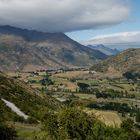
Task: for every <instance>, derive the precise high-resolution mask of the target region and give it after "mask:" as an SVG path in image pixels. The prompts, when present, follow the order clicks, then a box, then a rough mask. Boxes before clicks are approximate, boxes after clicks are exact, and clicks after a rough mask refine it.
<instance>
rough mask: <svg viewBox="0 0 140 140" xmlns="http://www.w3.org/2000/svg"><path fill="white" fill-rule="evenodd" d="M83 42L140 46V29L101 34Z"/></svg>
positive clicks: (110, 45) (126, 46)
mask: <svg viewBox="0 0 140 140" xmlns="http://www.w3.org/2000/svg"><path fill="white" fill-rule="evenodd" d="M82 44H84V45H97V44H104V45H106V46H108V47H113V48H119V49H126V48H140V31H137V32H122V33H114V34H107V35H99V36H95V37H93V38H92V39H89V40H86V41H83V42H82Z"/></svg>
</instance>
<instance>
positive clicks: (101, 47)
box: [87, 44, 120, 56]
mask: <svg viewBox="0 0 140 140" xmlns="http://www.w3.org/2000/svg"><path fill="white" fill-rule="evenodd" d="M87 47H89V48H91V49H94V50H98V51H100V52H102V53H104V54H106V55H108V56H111V55H116V54H118V53H120V51H119V50H117V49H111V48H109V47H106V46H104V45H102V44H100V45H96V46H93V45H88V46H87Z"/></svg>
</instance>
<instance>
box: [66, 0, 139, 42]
mask: <svg viewBox="0 0 140 140" xmlns="http://www.w3.org/2000/svg"><path fill="white" fill-rule="evenodd" d="M129 3H130V6H131V11H130V13H129V16H128V18H127V19H126V20H124V21H123V22H121V23H120V24H117V25H114V26H110V27H108V28H104V29H96V30H84V31H78V32H71V33H67V35H68V36H69V37H71V38H72V39H75V40H76V41H84V40H89V39H92V38H94V37H95V38H96V37H97V36H100V35H101V36H102V35H108V34H109V35H111V34H113V35H114V34H116V33H124V32H130V33H131V32H140V0H130V1H129Z"/></svg>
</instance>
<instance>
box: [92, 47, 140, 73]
mask: <svg viewBox="0 0 140 140" xmlns="http://www.w3.org/2000/svg"><path fill="white" fill-rule="evenodd" d="M91 69H92V70H96V71H100V72H109V71H119V72H121V73H123V72H127V71H132V72H140V49H128V50H125V51H123V52H121V53H120V54H118V55H117V56H114V57H110V58H108V59H107V60H105V61H101V62H100V63H97V64H96V65H94V66H93V67H92V68H91Z"/></svg>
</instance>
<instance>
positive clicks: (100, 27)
mask: <svg viewBox="0 0 140 140" xmlns="http://www.w3.org/2000/svg"><path fill="white" fill-rule="evenodd" d="M139 7H140V0H0V25H11V26H15V27H20V28H25V29H30V30H38V31H43V32H53V33H54V32H63V33H65V34H67V35H68V36H69V37H70V38H72V39H74V40H76V41H79V42H80V43H82V42H83V43H84V44H86V43H89V42H90V43H93V44H95V43H94V42H95V41H96V43H97V44H98V42H99V43H106V44H107V41H108V40H111V39H112V40H113V38H112V37H111V36H113V37H114V36H115V37H116V38H117V39H116V40H117V41H118V42H113V41H112V40H111V42H108V43H116V44H117V43H127V40H128V39H130V38H132V39H131V40H132V41H134V42H138V41H139V40H140V39H139V35H140V34H139V33H140V8H139ZM136 39H137V40H136ZM139 44H140V41H139Z"/></svg>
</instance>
